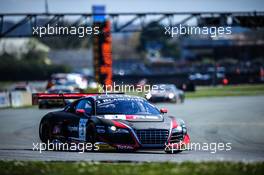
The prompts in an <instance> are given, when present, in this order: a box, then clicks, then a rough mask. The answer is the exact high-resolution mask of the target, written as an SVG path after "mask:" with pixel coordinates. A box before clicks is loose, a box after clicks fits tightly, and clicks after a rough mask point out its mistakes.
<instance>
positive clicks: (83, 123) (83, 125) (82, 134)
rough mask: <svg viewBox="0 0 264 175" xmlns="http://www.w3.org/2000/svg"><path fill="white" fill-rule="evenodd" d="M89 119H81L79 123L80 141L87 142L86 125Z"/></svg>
mask: <svg viewBox="0 0 264 175" xmlns="http://www.w3.org/2000/svg"><path fill="white" fill-rule="evenodd" d="M87 120H88V119H80V122H79V140H83V141H85V140H86V123H87Z"/></svg>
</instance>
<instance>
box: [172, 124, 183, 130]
mask: <svg viewBox="0 0 264 175" xmlns="http://www.w3.org/2000/svg"><path fill="white" fill-rule="evenodd" d="M182 131H183V130H182V127H181V126H180V125H178V126H177V127H176V128H173V129H172V132H182Z"/></svg>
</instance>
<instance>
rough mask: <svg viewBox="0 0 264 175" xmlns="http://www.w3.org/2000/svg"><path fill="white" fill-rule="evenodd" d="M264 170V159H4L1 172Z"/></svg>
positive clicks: (241, 173)
mask: <svg viewBox="0 0 264 175" xmlns="http://www.w3.org/2000/svg"><path fill="white" fill-rule="evenodd" d="M263 172H264V162H262V163H234V162H203V163H193V162H184V163H95V162H37V161H31V162H30V161H27V162H26V161H22V162H20V161H0V174H1V175H10V174H13V175H16V174H17V175H26V174H30V175H31V174H39V175H41V174H45V175H62V174H63V175H79V174H91V175H93V174H94V175H106V174H107V175H128V174H131V175H133V174H135V175H170V174H174V175H177V174H179V175H182V174H188V175H198V174H205V175H218V174H219V175H227V174H228V175H250V174H254V175H260V174H263Z"/></svg>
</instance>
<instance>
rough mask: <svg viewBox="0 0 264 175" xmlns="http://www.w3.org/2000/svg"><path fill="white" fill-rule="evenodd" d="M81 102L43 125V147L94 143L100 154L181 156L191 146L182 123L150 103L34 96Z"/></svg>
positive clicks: (127, 98)
mask: <svg viewBox="0 0 264 175" xmlns="http://www.w3.org/2000/svg"><path fill="white" fill-rule="evenodd" d="M55 98H63V99H69V98H76V99H77V98H79V99H77V100H75V101H74V102H72V103H71V104H69V105H67V106H66V107H65V108H64V109H63V110H60V111H55V112H49V113H48V114H46V115H45V116H44V117H43V118H42V119H41V122H40V126H39V137H40V139H41V141H42V142H43V143H47V142H52V143H53V142H54V143H71V142H87V143H92V144H93V145H94V146H95V147H97V148H99V149H97V150H99V151H101V150H102V151H105V150H107V151H108V150H115V151H119V150H120V151H121V150H122V151H137V150H139V149H155V148H158V149H164V150H165V152H171V150H174V152H180V151H182V149H181V148H182V146H184V145H186V144H188V143H190V137H189V135H188V134H187V129H186V125H185V123H184V122H183V120H181V119H177V118H175V117H173V116H169V115H166V113H167V109H165V108H162V109H160V110H158V108H157V107H155V106H154V105H152V104H150V103H149V102H148V101H147V100H146V99H144V98H141V97H137V96H129V95H124V94H44V93H43V94H33V97H32V99H33V104H36V103H37V101H38V100H39V99H55Z"/></svg>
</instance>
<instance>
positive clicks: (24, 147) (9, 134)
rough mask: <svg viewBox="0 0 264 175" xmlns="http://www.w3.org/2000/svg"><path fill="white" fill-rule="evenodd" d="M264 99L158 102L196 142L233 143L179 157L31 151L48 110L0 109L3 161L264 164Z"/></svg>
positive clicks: (0, 156)
mask: <svg viewBox="0 0 264 175" xmlns="http://www.w3.org/2000/svg"><path fill="white" fill-rule="evenodd" d="M263 102H264V96H248V97H221V98H220V97H219V98H201V99H187V100H186V102H185V103H184V104H177V105H175V104H170V103H159V104H157V106H158V107H166V108H167V109H168V111H169V114H171V115H174V116H176V117H179V118H182V119H184V120H185V122H186V124H187V127H188V131H189V134H190V137H191V141H192V142H194V143H200V144H201V145H202V144H210V143H220V142H222V143H231V147H232V149H231V150H230V151H219V150H218V151H216V153H211V152H214V150H213V149H211V150H194V149H192V150H189V151H184V152H182V153H179V154H166V153H164V152H163V151H162V150H161V151H156V150H155V151H153V150H150V151H149V150H148V151H146V150H141V151H138V152H135V153H114V152H108V153H105V152H104V153H102V152H85V153H78V152H59V151H56V152H55V151H44V152H42V153H40V152H38V151H33V150H32V148H33V146H32V144H33V142H34V143H36V142H39V138H38V125H39V122H40V119H41V117H42V116H43V115H44V114H45V113H47V112H48V111H50V110H39V109H37V108H24V109H0V160H45V161H59V160H63V161H137V162H141V161H148V162H153V161H154V162H162V161H175V162H182V161H224V160H226V161H236V162H237V161H244V162H255V161H264V146H263V145H264V106H263Z"/></svg>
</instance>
